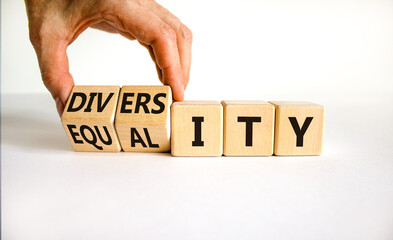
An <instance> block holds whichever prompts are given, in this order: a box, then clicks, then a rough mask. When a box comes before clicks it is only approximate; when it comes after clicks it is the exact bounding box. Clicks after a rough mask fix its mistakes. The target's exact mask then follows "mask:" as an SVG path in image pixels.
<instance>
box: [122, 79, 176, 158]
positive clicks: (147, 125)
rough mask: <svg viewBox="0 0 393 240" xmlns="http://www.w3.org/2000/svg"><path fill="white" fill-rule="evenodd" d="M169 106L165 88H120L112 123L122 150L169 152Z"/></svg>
mask: <svg viewBox="0 0 393 240" xmlns="http://www.w3.org/2000/svg"><path fill="white" fill-rule="evenodd" d="M171 103H172V92H171V88H170V87H169V86H123V87H122V88H121V91H120V97H119V104H118V106H117V110H116V120H115V127H116V131H117V134H118V136H119V140H120V144H121V146H122V148H123V150H124V151H126V152H167V151H169V150H170V110H169V108H170V106H171Z"/></svg>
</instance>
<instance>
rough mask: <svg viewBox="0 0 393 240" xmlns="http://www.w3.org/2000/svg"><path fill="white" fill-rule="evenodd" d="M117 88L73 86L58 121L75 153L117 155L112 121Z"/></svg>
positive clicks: (116, 141) (117, 95)
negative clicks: (112, 153) (111, 153)
mask: <svg viewBox="0 0 393 240" xmlns="http://www.w3.org/2000/svg"><path fill="white" fill-rule="evenodd" d="M119 91H120V87H119V86H74V87H73V89H72V92H71V95H70V97H69V98H68V101H67V104H66V106H65V108H64V112H63V116H62V118H61V121H62V124H63V127H64V129H65V131H66V134H67V136H68V138H69V140H70V142H71V145H72V147H73V148H74V150H75V151H78V152H119V151H120V150H121V148H120V144H119V140H118V138H117V135H116V131H115V126H114V120H115V111H116V106H117V100H118V97H119Z"/></svg>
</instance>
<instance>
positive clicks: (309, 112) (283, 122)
mask: <svg viewBox="0 0 393 240" xmlns="http://www.w3.org/2000/svg"><path fill="white" fill-rule="evenodd" d="M270 103H272V104H273V105H274V106H275V108H276V120H275V141H274V154H275V155H320V154H321V153H322V143H323V131H324V118H325V111H324V107H323V106H321V105H318V104H314V103H310V102H289V101H274V102H270ZM296 132H297V133H296Z"/></svg>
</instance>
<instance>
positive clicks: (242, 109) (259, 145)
mask: <svg viewBox="0 0 393 240" xmlns="http://www.w3.org/2000/svg"><path fill="white" fill-rule="evenodd" d="M221 103H222V105H223V107H224V155H225V156H271V155H273V137H274V106H273V105H272V104H269V103H267V102H264V101H222V102H221Z"/></svg>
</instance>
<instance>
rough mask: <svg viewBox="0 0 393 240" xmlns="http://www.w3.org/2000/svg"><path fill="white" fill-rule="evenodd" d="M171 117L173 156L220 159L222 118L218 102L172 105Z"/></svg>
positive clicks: (176, 103)
mask: <svg viewBox="0 0 393 240" xmlns="http://www.w3.org/2000/svg"><path fill="white" fill-rule="evenodd" d="M171 114H172V119H171V122H172V124H171V126H172V134H171V145H172V146H171V147H172V151H171V152H172V155H173V156H221V155H222V138H223V136H222V135H223V129H222V126H223V121H222V120H223V116H222V106H221V104H220V103H219V102H216V101H183V102H175V103H173V104H172V107H171Z"/></svg>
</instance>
